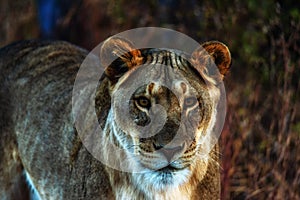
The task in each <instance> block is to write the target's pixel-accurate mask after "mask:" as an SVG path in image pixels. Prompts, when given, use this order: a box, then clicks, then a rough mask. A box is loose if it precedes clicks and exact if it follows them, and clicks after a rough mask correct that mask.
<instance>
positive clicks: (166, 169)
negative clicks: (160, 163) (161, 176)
mask: <svg viewBox="0 0 300 200" xmlns="http://www.w3.org/2000/svg"><path fill="white" fill-rule="evenodd" d="M179 170H181V168H177V167H174V166H172V165H171V164H169V165H167V166H165V167H163V168H160V169H158V170H157V172H162V173H171V172H175V171H179Z"/></svg>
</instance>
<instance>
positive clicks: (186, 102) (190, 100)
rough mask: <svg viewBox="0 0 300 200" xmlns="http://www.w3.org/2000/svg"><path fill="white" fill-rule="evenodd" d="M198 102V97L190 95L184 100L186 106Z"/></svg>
mask: <svg viewBox="0 0 300 200" xmlns="http://www.w3.org/2000/svg"><path fill="white" fill-rule="evenodd" d="M196 104H197V99H196V98H194V97H188V98H186V99H185V100H184V106H185V107H192V106H195V105H196Z"/></svg>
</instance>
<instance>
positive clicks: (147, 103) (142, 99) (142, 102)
mask: <svg viewBox="0 0 300 200" xmlns="http://www.w3.org/2000/svg"><path fill="white" fill-rule="evenodd" d="M136 102H137V104H138V105H139V106H141V107H143V108H150V106H151V102H150V100H149V99H147V98H146V97H139V98H138V99H137V100H136Z"/></svg>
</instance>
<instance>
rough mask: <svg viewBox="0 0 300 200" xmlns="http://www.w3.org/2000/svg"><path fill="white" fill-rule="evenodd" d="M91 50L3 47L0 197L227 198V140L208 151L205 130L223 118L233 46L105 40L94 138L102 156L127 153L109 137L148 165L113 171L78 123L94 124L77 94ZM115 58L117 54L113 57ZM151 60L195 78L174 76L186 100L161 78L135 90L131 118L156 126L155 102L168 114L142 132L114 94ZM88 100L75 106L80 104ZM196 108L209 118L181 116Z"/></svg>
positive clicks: (37, 44)
mask: <svg viewBox="0 0 300 200" xmlns="http://www.w3.org/2000/svg"><path fill="white" fill-rule="evenodd" d="M206 52H208V54H207V53H206ZM87 54H88V52H87V51H85V50H83V49H81V48H78V47H76V46H74V45H72V44H69V43H67V42H61V41H52V42H50V41H25V42H19V43H15V44H12V45H9V46H6V47H4V48H2V49H1V51H0V72H1V74H0V139H1V140H0V155H1V156H0V199H28V198H31V199H55V200H57V199H70V200H71V199H72V200H74V199H118V200H119V199H149V200H150V199H180V200H182V199H197V200H198V199H219V198H220V175H219V164H218V145H215V146H214V147H213V148H212V149H211V150H210V152H209V153H204V150H205V144H203V143H200V138H201V137H202V136H204V135H209V134H210V133H211V132H212V131H214V126H215V124H216V123H217V122H216V114H217V104H218V101H219V98H220V92H219V89H218V87H216V85H217V84H218V83H219V82H220V81H222V78H223V76H224V75H225V74H226V73H227V71H228V69H229V67H230V63H231V57H230V52H229V50H228V48H227V47H226V46H225V45H224V44H222V43H220V42H216V41H213V42H207V43H204V44H203V45H202V47H201V48H200V47H199V49H196V50H195V51H194V53H193V54H192V55H191V56H189V55H184V54H182V53H178V52H177V51H175V50H171V49H135V48H134V45H133V44H131V43H130V42H129V41H127V40H125V39H122V38H116V37H115V38H114V37H112V38H110V39H108V40H107V41H106V42H105V43H104V44H103V46H102V48H101V51H100V52H99V55H100V62H101V64H102V65H103V66H104V67H106V68H105V74H104V75H103V77H102V78H101V80H99V82H100V81H101V84H99V86H98V87H97V91H96V94H95V99H94V101H95V110H96V113H97V117H98V120H99V123H100V126H101V127H102V128H103V131H102V132H101V133H99V134H100V138H101V139H100V141H94V142H95V143H96V144H98V145H100V149H99V153H100V154H101V155H102V156H104V157H108V158H109V159H112V160H116V162H119V163H120V162H121V161H120V159H121V157H118V155H112V154H111V152H110V151H108V147H107V145H108V143H113V144H114V145H115V146H116V147H118V148H119V149H122V150H123V151H124V152H125V154H128V155H132V156H133V160H134V161H133V163H134V165H138V166H139V168H140V169H143V170H142V171H140V172H128V171H121V170H118V169H113V168H111V167H109V166H107V165H105V164H103V163H102V162H100V161H99V160H97V159H96V158H95V157H93V155H92V154H91V153H90V152H89V151H88V150H87V148H86V146H85V145H83V142H82V139H81V137H80V136H79V133H78V130H77V129H76V127H75V125H74V123H75V121H76V120H81V123H84V124H88V123H89V118H90V112H89V110H83V111H82V113H83V116H84V117H81V119H78V118H77V117H76V116H74V113H72V95H77V96H78V97H80V94H79V93H78V94H73V93H72V90H73V85H74V81H75V79H76V75H77V72H78V70H79V67H80V65H81V63H82V61H83V60H84V58H85V57H86V56H87ZM107 57H114V58H115V60H114V61H113V62H112V63H109V62H108V61H107V59H106V58H107ZM212 62H215V63H216V66H217V67H218V69H219V72H218V73H213V76H210V75H211V74H209V72H208V71H209V70H207V66H208V65H210V64H211V63H212ZM149 64H152V65H155V64H160V65H164V66H165V67H164V68H161V69H162V70H161V71H160V72H159V73H155V76H156V77H158V78H163V79H167V78H170V79H172V78H174V77H170V76H173V75H172V73H169V72H168V71H170V70H171V69H172V70H175V71H176V73H178V74H180V75H181V76H183V77H184V78H185V79H186V80H187V81H188V83H189V84H186V83H185V82H180V81H179V82H175V83H174V84H173V85H174V88H173V89H174V90H176V91H180V93H181V94H183V96H182V97H179V98H178V96H176V94H175V93H174V91H172V90H173V89H171V88H168V87H166V86H163V85H160V84H159V82H155V81H154V82H151V83H149V84H146V85H143V86H141V87H139V88H137V89H136V90H135V92H134V93H133V94H132V95H131V98H130V100H129V101H128V102H124V107H125V106H127V107H128V109H129V112H130V115H129V116H124V117H126V118H127V120H128V121H130V122H132V123H134V124H136V125H138V126H141V127H144V126H147V125H148V124H149V123H151V120H152V121H153V120H155V119H153V118H151V116H150V115H151V112H150V111H151V109H152V107H154V106H155V105H160V107H159V108H162V109H164V115H165V123H164V125H163V127H161V129H160V130H159V131H158V132H157V133H156V134H154V135H151V136H149V137H138V136H136V135H133V134H132V133H131V132H130V130H131V127H129V126H130V124H131V123H128V124H127V123H124V121H122V120H117V118H118V116H121V117H122V113H120V112H121V111H119V110H118V109H113V106H114V105H113V103H112V98H118V96H117V95H120V93H118V92H117V91H119V89H120V88H122V87H123V85H124V84H125V85H128V84H129V85H130V83H131V82H132V81H134V78H136V76H132V74H133V73H135V71H136V70H137V69H139V68H142V67H144V66H145V65H149ZM170 74H171V75H170ZM87 76H88V75H87ZM133 77H134V78H133ZM83 90H84V87H83ZM192 94H193V95H194V96H195V97H196V98H190V97H191V96H192ZM79 104H80V103H79ZM79 104H78V105H77V104H74V105H73V106H75V107H76V106H77V107H76V109H77V110H78V109H79V110H80V108H81V107H80V105H79ZM73 109H74V108H73ZM195 109H198V111H197V112H198V114H199V115H200V118H199V120H198V121H196V122H195V121H194V122H193V123H196V129H195V130H190V129H189V128H186V127H185V125H181V124H182V123H181V119H182V117H183V116H185V117H189V116H190V115H192V114H193V112H194V110H195ZM191 120H192V119H191ZM192 121H193V120H192ZM191 123H192V122H191ZM177 132H181V133H182V134H181V135H180V136H177V135H176V134H177Z"/></svg>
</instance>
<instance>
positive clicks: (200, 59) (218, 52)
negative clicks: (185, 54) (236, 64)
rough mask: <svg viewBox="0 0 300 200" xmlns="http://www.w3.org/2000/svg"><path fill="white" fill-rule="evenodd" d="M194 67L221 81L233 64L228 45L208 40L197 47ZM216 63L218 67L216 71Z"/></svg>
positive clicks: (194, 53) (193, 59) (194, 54)
mask: <svg viewBox="0 0 300 200" xmlns="http://www.w3.org/2000/svg"><path fill="white" fill-rule="evenodd" d="M191 62H192V64H193V65H194V67H195V68H196V69H197V70H198V71H199V72H200V73H201V74H202V73H205V74H206V75H207V76H208V77H211V78H213V79H214V80H216V81H221V80H222V79H223V77H224V76H225V75H226V73H227V72H228V71H229V68H230V65H231V55H230V51H229V49H228V47H227V46H226V45H225V44H223V43H221V42H218V41H211V42H206V43H204V44H202V45H201V47H200V48H198V49H196V50H195V51H194V52H193V54H192V59H191ZM213 64H215V65H216V66H217V68H218V71H216V68H215V67H212V66H213Z"/></svg>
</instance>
